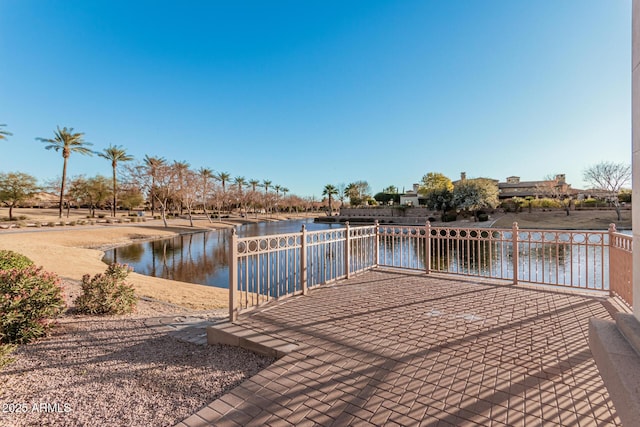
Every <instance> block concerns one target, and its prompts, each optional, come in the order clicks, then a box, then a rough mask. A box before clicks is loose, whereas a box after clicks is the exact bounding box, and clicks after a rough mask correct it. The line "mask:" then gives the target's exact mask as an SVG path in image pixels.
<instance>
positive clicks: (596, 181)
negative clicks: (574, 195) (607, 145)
mask: <svg viewBox="0 0 640 427" xmlns="http://www.w3.org/2000/svg"><path fill="white" fill-rule="evenodd" d="M584 180H585V181H587V182H589V183H590V184H591V185H593V186H594V187H595V188H597V189H598V190H603V191H606V192H607V193H609V201H610V202H611V203H613V206H614V207H615V209H616V214H617V215H618V221H620V220H621V219H622V213H621V212H620V201H619V200H618V193H619V192H620V190H621V189H622V187H623V186H625V185H626V184H628V183H629V181H630V180H631V165H629V164H626V163H613V162H601V163H598V164H595V165H593V166H590V167H588V168H587V169H585V171H584Z"/></svg>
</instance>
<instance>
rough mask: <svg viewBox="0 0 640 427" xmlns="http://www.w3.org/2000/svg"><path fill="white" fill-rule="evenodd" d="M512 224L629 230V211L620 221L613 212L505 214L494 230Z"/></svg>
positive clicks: (575, 228)
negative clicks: (611, 226)
mask: <svg viewBox="0 0 640 427" xmlns="http://www.w3.org/2000/svg"><path fill="white" fill-rule="evenodd" d="M514 222H517V223H518V226H519V227H520V228H543V229H551V230H606V229H608V228H609V224H611V223H615V224H616V227H617V228H618V230H629V229H631V211H630V210H623V211H622V221H618V217H617V215H616V212H615V211H614V210H589V211H586V210H585V211H582V210H581V211H571V212H570V214H569V216H567V214H566V212H565V211H562V210H554V211H546V212H542V211H533V212H532V213H529V212H527V211H526V210H525V211H524V212H520V213H517V214H515V213H507V214H504V215H503V216H501V217H499V218H498V220H497V221H496V222H495V223H494V224H493V227H494V228H511V226H512V224H513V223H514Z"/></svg>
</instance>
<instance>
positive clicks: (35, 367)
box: [0, 301, 272, 427]
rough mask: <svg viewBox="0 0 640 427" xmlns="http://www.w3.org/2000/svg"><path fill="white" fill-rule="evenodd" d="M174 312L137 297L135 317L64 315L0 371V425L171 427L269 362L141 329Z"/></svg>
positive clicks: (160, 331) (164, 333) (160, 332)
mask: <svg viewBox="0 0 640 427" xmlns="http://www.w3.org/2000/svg"><path fill="white" fill-rule="evenodd" d="M176 311H180V310H178V309H176V308H175V307H173V308H172V307H167V306H165V305H164V304H159V303H149V302H145V301H141V302H140V303H139V310H138V314H137V315H134V316H116V317H87V316H78V315H66V316H64V317H63V318H62V319H60V324H59V326H58V327H57V328H56V329H54V331H53V333H52V335H51V336H50V337H48V338H45V339H41V340H39V341H38V342H36V343H32V344H29V345H23V346H20V347H19V349H18V350H17V351H16V352H15V353H14V356H15V357H16V358H17V360H16V361H15V362H14V363H12V364H10V365H9V366H8V367H6V368H5V369H4V370H3V371H1V372H0V425H1V426H16V427H20V426H107V425H108V426H145V427H146V426H170V425H174V424H176V423H178V422H180V421H181V420H182V419H184V418H186V417H188V416H189V415H191V414H192V413H194V412H196V411H197V410H198V409H200V408H202V407H203V406H205V405H207V404H208V403H210V402H211V401H213V400H214V399H216V398H217V397H219V396H220V395H222V394H223V393H224V392H225V391H227V390H229V389H230V388H232V387H234V386H235V385H236V384H238V383H239V382H241V381H242V380H243V379H245V378H247V377H249V376H251V375H253V374H255V373H257V372H258V371H260V370H261V369H263V368H264V367H265V366H267V365H268V364H269V363H271V362H272V360H271V359H269V358H266V357H262V356H258V355H256V354H254V353H251V352H248V351H246V350H242V349H239V348H235V347H229V346H221V345H215V346H209V345H196V344H192V343H188V342H182V341H179V340H178V339H176V338H175V337H173V336H171V335H169V334H167V333H166V332H163V331H162V330H158V329H155V328H150V327H147V326H145V317H148V316H158V315H160V314H165V315H166V314H167V313H168V312H174V313H175V312H176ZM212 314H213V315H218V316H219V315H220V313H212ZM201 316H202V314H201ZM16 410H18V411H21V412H19V413H16Z"/></svg>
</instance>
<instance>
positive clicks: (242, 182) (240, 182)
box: [233, 176, 247, 215]
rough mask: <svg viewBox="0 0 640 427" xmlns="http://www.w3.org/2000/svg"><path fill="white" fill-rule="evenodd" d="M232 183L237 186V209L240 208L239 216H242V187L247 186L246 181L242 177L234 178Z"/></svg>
mask: <svg viewBox="0 0 640 427" xmlns="http://www.w3.org/2000/svg"><path fill="white" fill-rule="evenodd" d="M233 183H234V184H235V185H237V186H238V207H239V208H240V214H241V215H242V205H243V204H244V203H243V202H244V197H243V195H242V187H244V186H245V185H246V184H247V180H246V179H245V178H244V177H243V176H236V177H235V178H233ZM246 210H247V209H246V208H245V212H246Z"/></svg>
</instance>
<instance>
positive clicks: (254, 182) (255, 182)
mask: <svg viewBox="0 0 640 427" xmlns="http://www.w3.org/2000/svg"><path fill="white" fill-rule="evenodd" d="M249 185H250V186H251V208H252V209H253V213H255V214H256V218H258V210H257V209H256V188H257V187H258V185H260V180H258V179H250V180H249Z"/></svg>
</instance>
